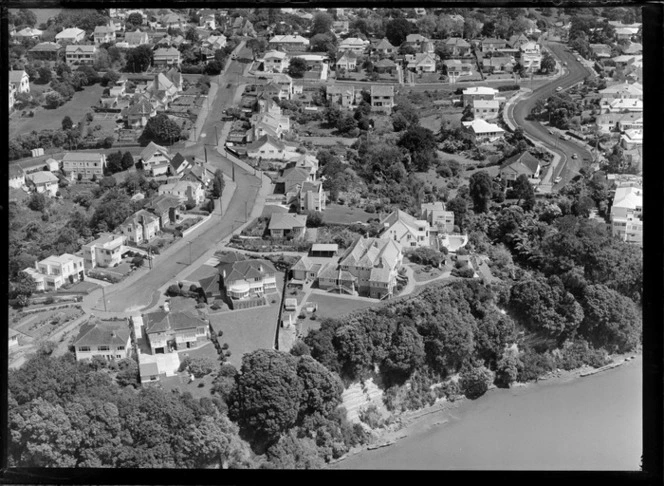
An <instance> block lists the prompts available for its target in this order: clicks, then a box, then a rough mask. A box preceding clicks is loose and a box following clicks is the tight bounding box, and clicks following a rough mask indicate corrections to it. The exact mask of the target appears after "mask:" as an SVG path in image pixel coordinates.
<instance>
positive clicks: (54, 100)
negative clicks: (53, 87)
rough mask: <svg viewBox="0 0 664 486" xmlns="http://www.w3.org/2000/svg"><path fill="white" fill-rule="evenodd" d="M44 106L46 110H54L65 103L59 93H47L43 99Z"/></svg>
mask: <svg viewBox="0 0 664 486" xmlns="http://www.w3.org/2000/svg"><path fill="white" fill-rule="evenodd" d="M44 101H45V103H44V106H45V107H46V108H48V109H51V110H53V109H55V108H57V107H58V106H60V105H61V104H63V103H64V102H65V100H64V99H63V98H62V95H61V94H60V93H55V92H51V93H48V94H47V95H46V96H45V98H44Z"/></svg>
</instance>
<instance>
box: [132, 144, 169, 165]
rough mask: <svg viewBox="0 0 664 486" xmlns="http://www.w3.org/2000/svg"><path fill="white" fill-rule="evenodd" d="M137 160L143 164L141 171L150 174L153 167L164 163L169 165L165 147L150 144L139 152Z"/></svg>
mask: <svg viewBox="0 0 664 486" xmlns="http://www.w3.org/2000/svg"><path fill="white" fill-rule="evenodd" d="M139 160H140V162H141V163H142V164H143V170H144V171H146V172H149V173H151V172H152V169H153V167H154V166H156V165H159V164H164V163H166V164H169V163H170V162H171V157H170V156H169V154H168V149H167V148H166V147H162V146H161V145H157V144H156V143H154V142H150V143H149V144H148V145H147V146H146V147H145V148H144V149H143V151H142V152H141V154H140V156H139Z"/></svg>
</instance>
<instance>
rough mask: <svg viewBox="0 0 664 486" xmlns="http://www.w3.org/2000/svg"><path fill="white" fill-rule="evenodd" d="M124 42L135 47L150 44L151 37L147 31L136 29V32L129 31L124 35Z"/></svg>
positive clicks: (130, 46)
mask: <svg viewBox="0 0 664 486" xmlns="http://www.w3.org/2000/svg"><path fill="white" fill-rule="evenodd" d="M124 42H125V43H126V44H127V47H129V48H133V47H138V46H142V45H146V44H149V43H150V38H149V36H148V33H147V32H142V31H141V30H136V31H134V32H127V33H126V34H125V36H124Z"/></svg>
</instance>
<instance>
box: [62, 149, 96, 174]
mask: <svg viewBox="0 0 664 486" xmlns="http://www.w3.org/2000/svg"><path fill="white" fill-rule="evenodd" d="M104 167H106V155H104V154H100V153H93V152H68V153H66V154H65V155H64V157H63V158H62V170H64V171H65V173H66V174H67V175H68V176H69V177H70V178H71V180H76V178H78V174H81V177H82V178H83V179H92V176H97V179H101V178H102V177H103V176H104Z"/></svg>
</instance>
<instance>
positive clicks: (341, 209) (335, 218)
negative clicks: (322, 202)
mask: <svg viewBox="0 0 664 486" xmlns="http://www.w3.org/2000/svg"><path fill="white" fill-rule="evenodd" d="M375 217H376V215H375V214H371V213H367V212H366V211H365V210H364V209H359V208H350V207H348V206H343V205H341V204H328V205H327V206H326V207H325V211H323V221H324V222H325V223H327V224H351V223H354V222H356V221H362V222H363V223H366V222H367V221H369V220H370V219H371V218H375Z"/></svg>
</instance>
